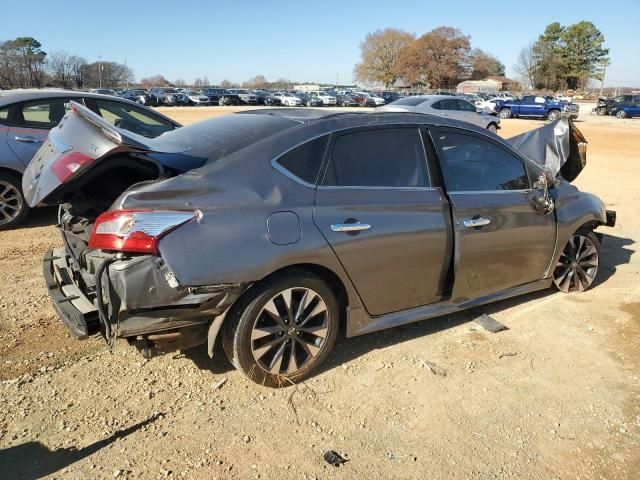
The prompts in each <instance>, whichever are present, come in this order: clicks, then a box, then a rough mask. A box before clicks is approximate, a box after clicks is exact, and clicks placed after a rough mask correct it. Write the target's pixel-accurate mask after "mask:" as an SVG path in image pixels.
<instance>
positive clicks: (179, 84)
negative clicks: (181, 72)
mask: <svg viewBox="0 0 640 480" xmlns="http://www.w3.org/2000/svg"><path fill="white" fill-rule="evenodd" d="M173 84H174V85H175V86H176V87H178V88H184V87H186V86H187V82H185V81H184V80H183V79H182V78H179V79H177V80H176V81H174V82H173Z"/></svg>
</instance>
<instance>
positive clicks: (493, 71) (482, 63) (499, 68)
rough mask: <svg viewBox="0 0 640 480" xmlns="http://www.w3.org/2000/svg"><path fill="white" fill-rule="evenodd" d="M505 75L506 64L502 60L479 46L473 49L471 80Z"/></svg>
mask: <svg viewBox="0 0 640 480" xmlns="http://www.w3.org/2000/svg"><path fill="white" fill-rule="evenodd" d="M503 75H504V65H503V64H502V63H501V62H500V60H498V59H497V58H496V57H494V56H493V55H491V54H490V53H486V52H484V51H483V50H481V49H479V48H474V49H473V51H472V52H471V80H482V79H483V78H487V77H492V76H499V77H500V76H503Z"/></svg>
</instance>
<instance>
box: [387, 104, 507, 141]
mask: <svg viewBox="0 0 640 480" xmlns="http://www.w3.org/2000/svg"><path fill="white" fill-rule="evenodd" d="M380 110H382V111H385V112H416V113H428V114H430V115H438V116H441V117H448V118H455V119H456V120H462V121H464V122H469V123H473V124H474V125H477V126H479V127H481V128H486V129H487V130H489V131H490V132H493V133H496V132H497V131H498V129H499V128H500V118H499V117H498V116H497V115H495V114H493V115H489V114H487V113H486V112H482V113H478V112H477V111H476V108H475V106H474V105H472V104H471V103H469V102H467V101H466V100H465V99H463V98H460V97H456V96H453V95H417V96H414V97H405V98H401V99H400V100H396V101H395V102H392V103H390V104H389V105H387V106H385V107H382V108H381V109H380Z"/></svg>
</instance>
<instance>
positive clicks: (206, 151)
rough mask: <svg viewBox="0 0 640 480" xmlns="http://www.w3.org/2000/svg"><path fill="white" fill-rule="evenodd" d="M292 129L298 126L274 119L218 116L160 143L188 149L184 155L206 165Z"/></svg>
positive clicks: (245, 115)
mask: <svg viewBox="0 0 640 480" xmlns="http://www.w3.org/2000/svg"><path fill="white" fill-rule="evenodd" d="M295 125H299V123H298V122H295V121H293V120H289V119H286V118H282V117H278V116H275V115H256V114H246V113H241V114H235V115H220V116H218V117H214V118H211V119H208V120H204V121H202V122H198V123H195V124H193V125H189V126H188V127H182V128H178V129H176V130H174V131H172V132H169V133H166V134H164V135H163V136H162V141H163V143H168V144H170V145H174V146H177V147H188V148H189V151H188V152H187V154H188V155H191V156H194V157H198V158H206V159H207V162H206V163H207V164H210V163H213V162H216V161H218V160H221V159H223V158H225V157H228V156H229V155H231V154H233V153H235V152H237V151H238V150H241V149H243V148H245V147H247V146H249V145H251V144H253V143H256V142H259V141H260V140H263V139H265V138H267V137H269V136H271V135H274V134H276V133H279V132H281V131H283V130H286V129H288V128H291V127H293V126H295Z"/></svg>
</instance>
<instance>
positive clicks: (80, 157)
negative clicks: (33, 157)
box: [51, 152, 95, 183]
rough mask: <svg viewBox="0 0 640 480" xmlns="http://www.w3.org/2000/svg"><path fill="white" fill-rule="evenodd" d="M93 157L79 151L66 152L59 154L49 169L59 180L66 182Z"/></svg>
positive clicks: (92, 159)
mask: <svg viewBox="0 0 640 480" xmlns="http://www.w3.org/2000/svg"><path fill="white" fill-rule="evenodd" d="M94 160H95V158H93V157H90V156H89V155H86V154H84V153H81V152H68V153H65V154H63V155H62V156H60V157H59V158H58V159H56V161H55V162H54V163H53V165H52V166H51V170H52V171H53V173H54V175H55V176H56V177H58V180H60V182H62V183H64V182H66V181H67V180H68V179H69V177H71V176H72V175H73V174H74V173H76V171H78V169H79V168H80V167H82V166H84V165H86V164H88V163H91V162H93V161H94Z"/></svg>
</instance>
